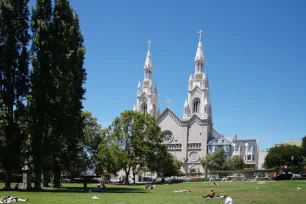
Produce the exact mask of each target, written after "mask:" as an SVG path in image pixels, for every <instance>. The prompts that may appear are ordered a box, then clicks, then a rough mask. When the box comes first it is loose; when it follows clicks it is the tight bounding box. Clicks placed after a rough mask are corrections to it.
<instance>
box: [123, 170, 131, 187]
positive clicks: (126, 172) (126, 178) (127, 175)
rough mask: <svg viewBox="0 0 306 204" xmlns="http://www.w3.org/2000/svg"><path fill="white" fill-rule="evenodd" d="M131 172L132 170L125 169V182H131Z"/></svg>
mask: <svg viewBox="0 0 306 204" xmlns="http://www.w3.org/2000/svg"><path fill="white" fill-rule="evenodd" d="M129 174H130V171H125V181H124V182H125V184H129Z"/></svg>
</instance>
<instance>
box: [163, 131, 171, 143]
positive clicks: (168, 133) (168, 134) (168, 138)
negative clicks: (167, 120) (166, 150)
mask: <svg viewBox="0 0 306 204" xmlns="http://www.w3.org/2000/svg"><path fill="white" fill-rule="evenodd" d="M172 140H173V135H172V132H171V131H169V130H166V131H164V141H165V142H171V141H172Z"/></svg>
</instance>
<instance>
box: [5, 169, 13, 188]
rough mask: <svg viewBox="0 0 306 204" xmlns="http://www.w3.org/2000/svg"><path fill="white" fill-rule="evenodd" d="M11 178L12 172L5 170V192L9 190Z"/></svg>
mask: <svg viewBox="0 0 306 204" xmlns="http://www.w3.org/2000/svg"><path fill="white" fill-rule="evenodd" d="M11 177H12V170H7V171H6V173H5V186H4V189H5V190H11Z"/></svg>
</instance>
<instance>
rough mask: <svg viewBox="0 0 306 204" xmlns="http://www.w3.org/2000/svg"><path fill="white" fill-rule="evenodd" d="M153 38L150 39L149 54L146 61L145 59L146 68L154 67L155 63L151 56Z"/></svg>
mask: <svg viewBox="0 0 306 204" xmlns="http://www.w3.org/2000/svg"><path fill="white" fill-rule="evenodd" d="M151 42H152V41H151V40H149V41H148V42H147V43H148V52H147V56H146V61H145V64H144V68H145V69H146V68H152V67H153V65H152V58H151Z"/></svg>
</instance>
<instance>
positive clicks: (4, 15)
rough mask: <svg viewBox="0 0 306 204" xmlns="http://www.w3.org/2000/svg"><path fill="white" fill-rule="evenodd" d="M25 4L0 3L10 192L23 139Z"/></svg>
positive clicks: (17, 0) (0, 92)
mask: <svg viewBox="0 0 306 204" xmlns="http://www.w3.org/2000/svg"><path fill="white" fill-rule="evenodd" d="M27 4H28V0H1V1H0V22H1V23H0V83H1V84H0V96H1V100H2V101H3V105H4V107H5V110H4V118H2V121H5V122H4V123H5V125H4V126H2V127H3V134H4V138H5V139H4V143H3V147H2V148H3V149H2V150H3V151H2V152H1V160H2V162H3V166H4V169H5V173H6V177H5V188H6V189H9V188H10V183H11V179H10V178H11V174H12V171H14V170H16V171H20V167H21V165H20V154H21V142H22V140H24V139H25V138H24V135H23V134H22V132H21V130H20V127H19V122H20V120H21V119H22V118H23V117H24V115H25V97H26V95H27V93H28V87H29V86H28V81H29V80H28V73H29V72H28V50H27V46H28V42H29V38H30V36H29V33H28V28H29V26H28V18H29V11H28V6H27ZM2 123H3V122H2Z"/></svg>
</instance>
